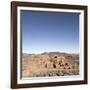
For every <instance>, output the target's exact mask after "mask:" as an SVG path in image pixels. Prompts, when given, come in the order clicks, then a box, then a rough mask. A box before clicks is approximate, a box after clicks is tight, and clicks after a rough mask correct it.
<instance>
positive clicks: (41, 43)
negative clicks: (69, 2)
mask: <svg viewBox="0 0 90 90" xmlns="http://www.w3.org/2000/svg"><path fill="white" fill-rule="evenodd" d="M21 20H22V21H21V22H22V23H21V28H22V52H23V53H42V52H55V51H59V52H67V53H79V13H65V12H48V11H28V10H22V11H21Z"/></svg>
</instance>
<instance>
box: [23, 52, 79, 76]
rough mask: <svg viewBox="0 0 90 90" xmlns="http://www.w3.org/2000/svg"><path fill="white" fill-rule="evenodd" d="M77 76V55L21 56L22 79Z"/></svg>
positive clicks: (46, 54)
mask: <svg viewBox="0 0 90 90" xmlns="http://www.w3.org/2000/svg"><path fill="white" fill-rule="evenodd" d="M67 75H79V55H78V54H66V53H59V52H58V53H57V52H50V53H46V52H45V53H42V54H38V55H34V54H25V55H24V54H22V77H50V76H67Z"/></svg>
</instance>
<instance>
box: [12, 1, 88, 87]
mask: <svg viewBox="0 0 90 90" xmlns="http://www.w3.org/2000/svg"><path fill="white" fill-rule="evenodd" d="M18 7H26V8H27V7H33V8H46V9H49V8H50V9H55V10H58V9H65V10H67V9H70V10H72V11H74V10H77V11H78V10H81V11H83V12H84V26H83V27H84V32H83V33H84V40H83V45H84V47H83V50H84V53H83V54H84V56H83V57H84V62H83V63H84V72H83V74H84V79H83V80H76V81H59V82H42V83H40V82H39V83H18V57H19V55H21V53H19V52H21V51H20V50H18V34H19V33H21V32H18V27H20V26H19V24H18V23H17V22H18ZM20 42H21V39H20ZM87 47H88V46H87V6H83V5H67V4H50V3H32V2H18V1H12V2H11V88H13V89H14V88H30V87H44V86H64V85H79V84H87V81H88V80H87V79H88V78H87V73H88V72H87V67H88V66H87V63H88V62H87ZM18 51H19V52H18ZM18 53H19V54H18Z"/></svg>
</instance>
